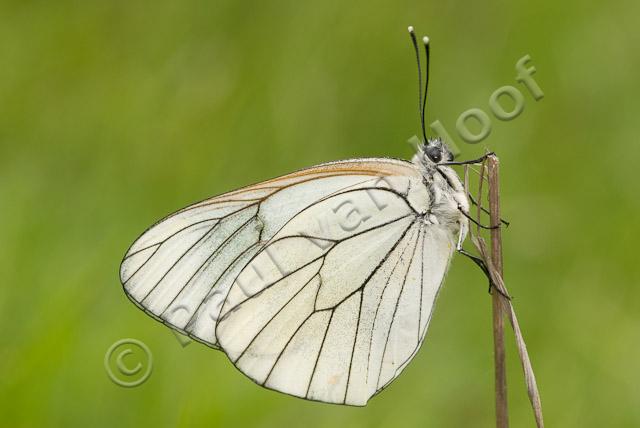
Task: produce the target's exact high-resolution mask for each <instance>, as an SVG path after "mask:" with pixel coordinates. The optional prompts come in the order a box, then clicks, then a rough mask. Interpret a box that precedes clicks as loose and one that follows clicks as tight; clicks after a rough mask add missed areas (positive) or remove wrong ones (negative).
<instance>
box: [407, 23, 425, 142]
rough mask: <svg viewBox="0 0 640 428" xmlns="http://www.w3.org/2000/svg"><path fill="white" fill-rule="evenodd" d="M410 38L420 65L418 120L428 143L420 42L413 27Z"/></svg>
mask: <svg viewBox="0 0 640 428" xmlns="http://www.w3.org/2000/svg"><path fill="white" fill-rule="evenodd" d="M409 36H411V42H412V43H413V50H414V51H415V53H416V62H417V64H418V120H419V121H420V125H421V126H422V137H423V138H424V140H423V142H424V143H425V144H426V142H427V130H426V128H425V125H424V102H423V100H422V67H421V66H420V49H419V48H418V40H417V39H416V34H415V32H414V31H413V27H411V26H410V27H409ZM426 98H427V97H426V88H425V100H426Z"/></svg>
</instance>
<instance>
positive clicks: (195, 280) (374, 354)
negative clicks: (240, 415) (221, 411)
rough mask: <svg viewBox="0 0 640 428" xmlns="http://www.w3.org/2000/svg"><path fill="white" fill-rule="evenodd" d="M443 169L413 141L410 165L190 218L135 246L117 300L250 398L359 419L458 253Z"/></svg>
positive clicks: (382, 162)
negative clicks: (213, 358) (188, 346)
mask: <svg viewBox="0 0 640 428" xmlns="http://www.w3.org/2000/svg"><path fill="white" fill-rule="evenodd" d="M411 34H412V39H413V40H414V46H416V44H415V38H414V37H413V32H411ZM425 46H427V52H428V45H427V44H426V41H425ZM416 50H417V47H416ZM427 57H428V54H427ZM425 97H426V90H425ZM423 106H424V104H423ZM423 109H424V107H422V108H421V109H420V112H421V116H422V117H424V112H423ZM452 158H453V157H452V155H451V152H450V151H449V149H448V148H447V147H446V145H445V144H444V143H443V142H442V141H441V140H439V139H432V140H428V139H427V138H426V136H425V143H424V144H423V145H421V147H420V148H419V149H418V153H417V154H416V155H415V156H414V157H413V160H412V161H411V162H408V161H403V160H396V159H387V158H372V159H353V160H345V161H339V162H332V163H326V164H322V165H318V166H315V167H312V168H309V169H304V170H300V171H298V172H294V173H292V174H288V175H285V176H282V177H279V178H276V179H273V180H269V181H265V182H262V183H259V184H255V185H253V186H249V187H245V188H243V189H240V190H236V191H233V192H229V193H226V194H224V195H221V196H217V197H214V198H211V199H207V200H204V201H202V202H199V203H196V204H194V205H191V206H189V207H187V208H184V209H182V210H180V211H177V212H176V213H174V214H171V215H169V216H168V217H166V218H164V219H162V220H161V221H159V222H158V223H156V224H155V225H153V226H152V227H150V228H149V229H148V230H147V231H145V232H144V233H143V234H142V236H140V237H139V238H138V239H137V240H136V241H135V242H134V243H133V245H132V246H131V248H130V249H129V250H128V252H127V254H126V255H125V258H124V260H123V262H122V266H121V270H120V277H121V281H122V284H123V285H124V290H125V292H126V294H127V296H128V297H129V298H130V299H131V300H132V301H133V302H134V303H135V304H136V305H138V306H139V307H140V308H141V309H143V310H144V311H145V312H147V313H148V314H149V315H151V316H153V317H154V318H156V319H158V320H159V321H161V322H163V323H165V324H167V325H169V326H170V327H172V328H174V329H176V330H178V331H180V332H182V333H184V334H187V335H189V336H190V337H192V338H194V339H196V340H199V341H201V342H203V343H205V344H207V345H209V346H211V347H214V348H217V349H221V350H222V351H223V352H224V353H225V354H226V355H227V356H228V357H229V359H230V360H231V361H232V362H233V364H234V365H235V366H236V367H237V368H238V369H239V370H240V371H242V372H243V373H244V374H245V375H247V376H248V377H250V378H251V379H252V380H254V381H255V382H256V383H258V384H260V385H263V386H265V387H267V388H270V389H274V390H277V391H281V392H284V393H287V394H291V395H295V396H298V397H303V398H307V399H310V400H317V401H323V402H329V403H340V404H350V405H364V404H366V402H367V401H368V400H369V398H371V397H372V396H373V395H374V394H376V393H377V392H379V391H380V390H381V389H383V388H384V387H385V386H386V385H388V384H389V383H390V382H391V381H392V380H393V379H395V378H396V377H397V376H398V375H399V374H400V373H401V372H402V370H403V369H404V368H405V367H406V365H407V364H408V363H409V361H411V359H412V358H413V357H414V355H415V354H416V352H417V350H418V348H419V347H420V345H421V343H422V341H423V340H424V337H425V333H426V331H427V327H428V325H429V321H430V319H431V314H432V310H433V306H434V302H435V299H436V297H437V295H438V292H439V290H440V287H441V286H442V283H443V279H444V277H445V274H446V272H447V268H448V266H449V262H450V260H451V257H452V254H453V252H454V251H455V250H456V248H457V249H461V245H462V242H463V241H464V239H465V236H466V233H467V230H468V219H467V217H466V216H465V214H466V213H467V212H468V210H469V202H468V200H467V197H466V194H465V191H464V188H463V185H462V183H461V181H460V179H459V177H458V176H457V174H456V173H455V171H454V170H453V169H452V168H450V167H449V166H447V164H451V162H450V161H451V160H452Z"/></svg>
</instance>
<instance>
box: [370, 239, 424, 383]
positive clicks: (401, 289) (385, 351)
mask: <svg viewBox="0 0 640 428" xmlns="http://www.w3.org/2000/svg"><path fill="white" fill-rule="evenodd" d="M418 241H419V239H416V243H415V245H414V247H413V252H412V253H411V258H410V261H409V263H408V265H407V271H406V272H405V273H404V279H403V280H402V286H401V287H400V293H398V298H397V299H396V305H395V307H394V308H393V314H392V315H391V322H390V323H389V329H388V330H387V337H386V339H385V342H384V348H383V350H382V360H381V362H380V370H379V371H378V382H377V383H376V389H378V386H380V375H381V374H382V368H383V366H384V357H385V354H386V353H387V345H388V344H389V336H391V328H392V327H393V322H394V321H395V319H396V313H397V311H398V305H399V304H400V299H401V298H402V292H403V291H404V286H405V284H406V283H407V276H409V271H410V270H411V265H412V262H413V257H414V256H415V254H416V248H418Z"/></svg>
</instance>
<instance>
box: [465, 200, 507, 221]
mask: <svg viewBox="0 0 640 428" xmlns="http://www.w3.org/2000/svg"><path fill="white" fill-rule="evenodd" d="M467 197H468V198H469V200H470V201H471V203H472V204H473V205H475V206H478V202H477V201H476V200H475V198H474V197H473V196H472V195H471V193H467ZM480 209H481V210H482V212H484V213H486V214H491V213H490V212H489V210H488V209H486V208H485V207H480ZM500 223H502V224H504V225H505V226H507V227H509V225H510V224H511V223H509V222H508V221H507V220H505V219H503V218H500Z"/></svg>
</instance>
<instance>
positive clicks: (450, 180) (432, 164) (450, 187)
mask: <svg viewBox="0 0 640 428" xmlns="http://www.w3.org/2000/svg"><path fill="white" fill-rule="evenodd" d="M452 159H453V156H452V154H451V152H450V151H449V149H448V148H447V146H446V144H444V143H443V142H442V141H441V140H440V139H435V140H429V141H428V143H427V144H423V145H421V146H420V147H419V148H418V152H417V153H416V155H415V156H414V157H413V162H414V163H415V164H416V165H417V166H418V167H419V168H420V171H421V173H422V177H423V183H424V185H425V187H426V188H427V191H428V193H429V208H428V210H427V212H426V213H425V219H427V220H428V221H430V222H433V223H438V224H442V225H446V226H449V227H450V228H451V230H452V232H454V233H458V232H460V227H461V226H462V233H463V234H464V235H466V230H468V220H467V218H466V217H465V216H464V214H463V211H464V212H468V211H469V200H468V198H467V196H466V194H465V190H464V185H463V184H462V181H461V180H460V177H458V174H457V173H456V171H455V170H454V169H453V168H451V167H450V166H446V165H442V164H441V163H442V162H447V161H450V160H452ZM462 238H463V239H464V236H463V237H462Z"/></svg>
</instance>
